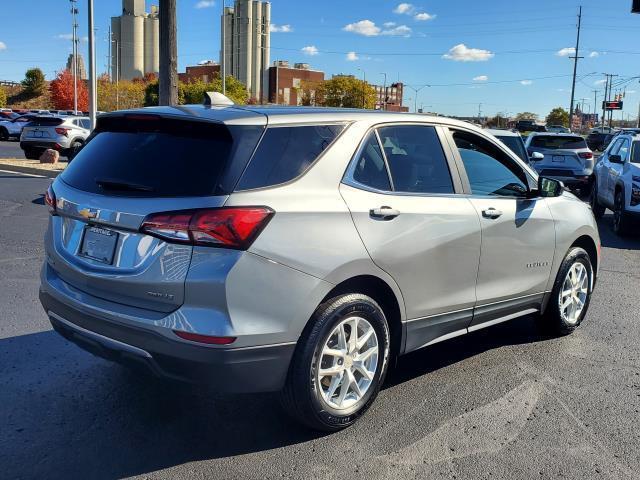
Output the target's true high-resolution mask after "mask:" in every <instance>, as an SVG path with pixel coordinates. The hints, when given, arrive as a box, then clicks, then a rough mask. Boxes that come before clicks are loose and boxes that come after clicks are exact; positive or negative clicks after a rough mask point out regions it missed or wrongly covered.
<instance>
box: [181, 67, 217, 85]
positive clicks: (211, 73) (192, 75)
mask: <svg viewBox="0 0 640 480" xmlns="http://www.w3.org/2000/svg"><path fill="white" fill-rule="evenodd" d="M219 75H220V64H218V63H215V62H209V63H204V64H202V65H194V66H192V67H187V68H186V72H184V73H178V80H180V81H181V82H182V83H188V82H195V81H198V80H201V81H203V82H205V83H209V82H213V79H214V78H216V77H218V76H219Z"/></svg>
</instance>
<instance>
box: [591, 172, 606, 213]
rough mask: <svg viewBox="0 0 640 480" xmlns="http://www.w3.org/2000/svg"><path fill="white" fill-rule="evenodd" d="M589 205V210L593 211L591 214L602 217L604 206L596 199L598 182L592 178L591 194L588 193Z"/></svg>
mask: <svg viewBox="0 0 640 480" xmlns="http://www.w3.org/2000/svg"><path fill="white" fill-rule="evenodd" d="M589 205H591V210H592V211H593V216H594V217H596V218H602V217H603V216H604V212H605V210H606V207H605V206H604V205H601V204H600V202H599V201H598V182H597V180H596V179H595V178H594V179H593V181H592V182H591V194H590V195H589Z"/></svg>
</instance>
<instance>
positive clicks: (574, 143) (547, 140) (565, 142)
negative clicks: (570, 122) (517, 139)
mask: <svg viewBox="0 0 640 480" xmlns="http://www.w3.org/2000/svg"><path fill="white" fill-rule="evenodd" d="M531 146H532V147H538V148H548V149H550V150H558V149H562V150H575V149H578V148H587V142H585V141H584V138H582V137H575V136H558V135H553V136H551V135H548V136H547V135H538V136H535V137H533V138H532V139H531Z"/></svg>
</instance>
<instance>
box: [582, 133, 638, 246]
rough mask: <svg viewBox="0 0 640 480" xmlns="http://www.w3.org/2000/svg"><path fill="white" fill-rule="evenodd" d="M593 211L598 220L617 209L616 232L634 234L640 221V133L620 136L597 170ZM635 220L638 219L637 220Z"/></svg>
mask: <svg viewBox="0 0 640 480" xmlns="http://www.w3.org/2000/svg"><path fill="white" fill-rule="evenodd" d="M593 175H594V181H593V185H592V188H591V201H590V203H591V209H592V210H593V214H594V215H595V216H596V218H599V217H602V215H604V211H605V209H606V208H607V207H608V208H610V209H611V210H613V230H614V231H615V232H616V233H617V234H619V235H624V234H626V233H630V231H631V223H632V222H633V220H634V219H635V220H637V219H638V218H640V134H624V133H622V134H620V135H618V136H617V137H616V138H615V139H614V140H613V141H612V142H611V144H610V145H609V146H608V147H607V149H606V150H605V151H604V152H603V154H602V156H601V157H600V161H599V162H598V163H597V164H596V166H595V167H594V169H593ZM634 217H635V218H634Z"/></svg>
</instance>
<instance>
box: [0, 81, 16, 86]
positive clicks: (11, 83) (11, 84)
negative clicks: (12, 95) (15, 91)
mask: <svg viewBox="0 0 640 480" xmlns="http://www.w3.org/2000/svg"><path fill="white" fill-rule="evenodd" d="M19 85H20V82H12V81H11V80H0V86H3V87H17V86H19Z"/></svg>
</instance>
